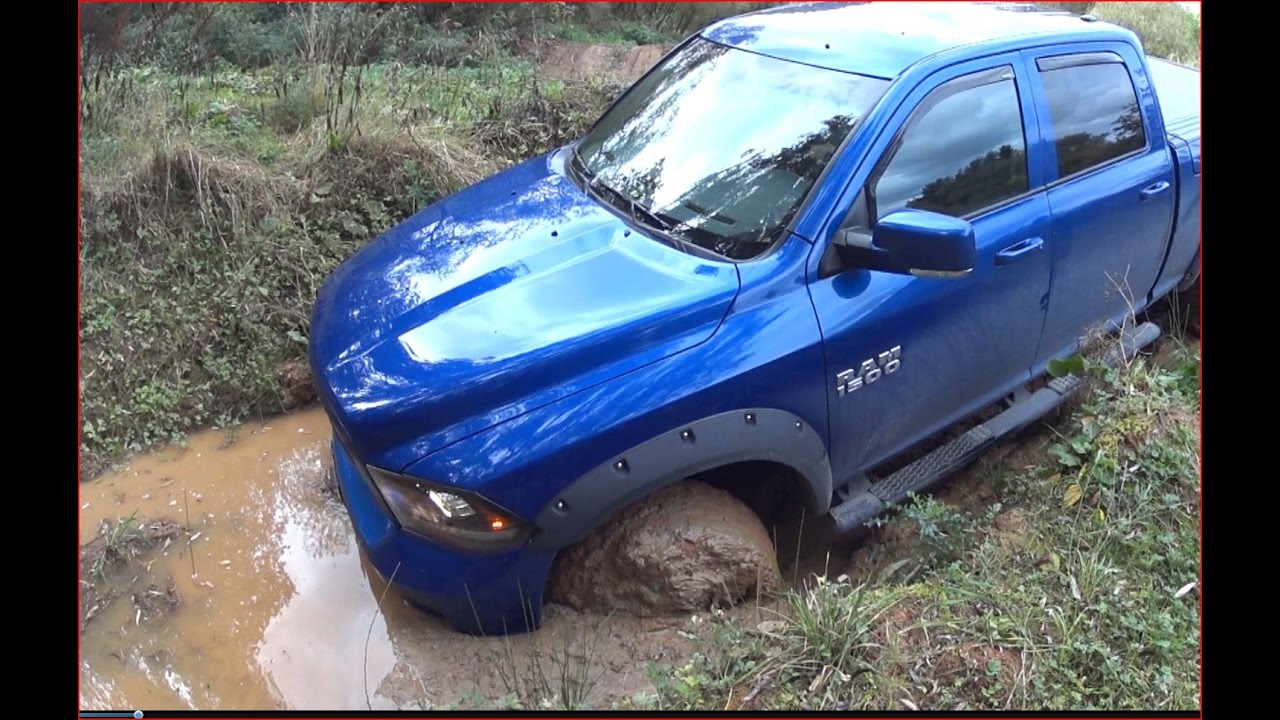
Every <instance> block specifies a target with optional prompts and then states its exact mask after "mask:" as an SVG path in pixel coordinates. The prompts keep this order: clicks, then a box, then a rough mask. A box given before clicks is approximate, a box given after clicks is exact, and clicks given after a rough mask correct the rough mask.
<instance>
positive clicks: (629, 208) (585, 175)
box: [572, 147, 701, 255]
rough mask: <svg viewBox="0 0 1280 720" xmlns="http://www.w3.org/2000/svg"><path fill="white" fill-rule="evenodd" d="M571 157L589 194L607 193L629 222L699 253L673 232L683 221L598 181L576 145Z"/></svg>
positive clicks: (662, 238) (674, 245)
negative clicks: (665, 216)
mask: <svg viewBox="0 0 1280 720" xmlns="http://www.w3.org/2000/svg"><path fill="white" fill-rule="evenodd" d="M572 159H573V160H574V161H575V162H576V163H577V164H578V174H579V175H581V176H582V180H583V185H584V186H585V187H586V190H587V192H588V193H589V194H591V195H592V196H594V197H596V198H597V199H601V198H600V195H602V194H605V193H607V194H609V195H610V196H612V197H613V198H614V200H615V201H616V202H615V203H610V204H612V205H614V207H617V206H618V205H621V206H622V208H624V209H625V210H626V213H627V217H628V218H630V219H631V222H632V223H634V224H635V225H638V226H640V227H642V228H644V229H646V230H648V231H649V232H651V233H653V234H654V235H656V236H658V238H659V239H661V240H663V241H664V242H666V243H667V244H668V245H671V246H672V247H674V248H675V249H677V250H681V251H683V252H686V253H688V254H690V255H701V253H699V252H696V251H695V250H694V249H693V248H694V247H695V246H694V245H693V244H692V243H690V242H689V241H688V240H685V239H684V238H681V237H679V236H678V235H676V234H675V233H676V228H677V226H684V224H683V223H676V222H672V221H670V220H668V219H667V218H664V217H663V216H661V215H659V214H658V213H655V212H653V211H652V210H650V209H649V208H647V207H645V206H643V205H641V204H640V203H638V202H636V201H635V200H634V199H632V198H631V197H630V196H629V195H627V194H626V193H624V192H622V191H621V190H618V189H616V188H612V187H609V186H608V185H605V184H604V183H602V182H600V181H599V176H598V175H597V174H596V173H594V172H592V171H591V168H589V167H587V163H586V162H585V161H583V159H582V156H581V155H580V154H579V153H578V148H577V147H574V148H573V156H572Z"/></svg>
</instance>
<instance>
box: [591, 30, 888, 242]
mask: <svg viewBox="0 0 1280 720" xmlns="http://www.w3.org/2000/svg"><path fill="white" fill-rule="evenodd" d="M887 85H888V82H887V81H885V80H879V79H875V78H868V77H863V76H860V75H853V74H849V73H842V72H837V71H834V70H823V69H820V68H815V67H811V66H808V65H800V64H797V63H792V62H788V61H785V60H778V59H775V58H770V57H766V56H763V55H757V54H754V53H749V52H744V51H741V50H734V49H732V48H729V47H726V46H724V45H719V44H717V43H713V42H710V41H707V40H703V39H700V38H699V39H694V40H693V41H691V42H690V43H689V44H688V45H686V46H685V47H683V48H682V49H680V50H679V51H678V52H676V53H675V54H674V55H672V56H671V57H670V58H668V59H667V60H666V61H665V62H664V63H663V65H662V66H660V67H659V68H658V69H657V70H655V71H654V72H653V73H651V74H649V75H648V76H646V77H645V78H644V79H643V80H641V81H640V83H639V84H637V85H636V86H635V88H633V89H632V90H631V91H630V92H629V93H628V94H627V95H626V96H625V97H623V99H622V100H621V101H619V102H618V104H617V105H615V106H614V107H613V108H612V109H611V110H610V111H609V112H608V114H606V115H605V116H604V117H603V118H602V119H601V121H600V122H599V124H598V125H597V126H596V128H595V129H594V130H593V131H592V132H591V133H590V134H589V135H588V136H587V137H586V138H585V139H584V140H583V142H582V144H581V145H580V146H579V148H578V152H579V154H580V156H581V159H582V163H583V164H584V165H585V166H586V168H587V170H588V171H589V172H590V173H591V174H592V175H594V176H595V182H596V183H597V184H599V185H604V186H606V187H609V188H611V189H613V190H615V191H617V192H619V193H622V194H624V195H626V196H627V197H629V198H630V199H632V200H634V201H635V202H636V203H638V204H639V205H640V206H641V207H642V208H645V209H647V210H649V211H650V212H651V213H655V214H657V215H658V216H659V217H660V218H661V219H663V220H664V221H668V222H669V223H671V224H674V225H675V226H676V227H678V228H681V232H682V238H683V239H684V240H687V241H688V242H691V243H694V244H696V245H698V246H700V247H702V248H704V249H707V250H710V251H712V252H715V253H717V254H719V255H723V256H725V257H728V258H731V259H735V260H745V259H750V258H753V257H755V256H757V255H759V254H761V253H762V252H764V251H765V250H766V249H768V248H769V246H770V245H771V244H772V243H773V241H774V240H775V239H776V238H777V237H778V235H779V233H780V232H781V231H782V230H783V229H785V228H786V226H787V224H788V223H789V222H790V221H791V218H792V216H793V215H794V214H795V212H796V210H797V209H798V208H799V207H800V204H801V202H803V200H804V198H805V195H806V194H807V193H808V192H809V189H810V188H811V187H812V186H813V184H814V182H815V181H816V180H817V178H818V176H819V175H820V174H821V173H822V171H823V169H824V168H826V166H827V164H828V163H829V162H830V161H831V159H832V157H833V156H834V155H835V152H836V150H837V148H839V147H840V144H841V143H842V142H843V141H844V139H845V137H846V136H847V135H848V134H849V133H850V131H852V129H853V128H854V127H856V126H857V124H858V123H859V122H860V121H861V120H862V118H863V117H865V116H866V113H867V112H868V111H869V110H870V109H871V107H872V105H873V104H874V103H875V102H876V100H878V99H879V98H880V96H881V94H882V93H883V92H884V90H885V88H886V87H887Z"/></svg>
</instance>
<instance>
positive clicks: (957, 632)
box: [645, 340, 1200, 710]
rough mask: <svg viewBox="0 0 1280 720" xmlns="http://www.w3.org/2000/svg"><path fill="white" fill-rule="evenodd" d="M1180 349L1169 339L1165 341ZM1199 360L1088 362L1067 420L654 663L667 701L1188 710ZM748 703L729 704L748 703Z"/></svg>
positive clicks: (1192, 683) (673, 704) (1193, 650)
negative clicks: (846, 559) (831, 565)
mask: <svg viewBox="0 0 1280 720" xmlns="http://www.w3.org/2000/svg"><path fill="white" fill-rule="evenodd" d="M1168 342H1173V343H1177V341H1176V340H1172V341H1168ZM1198 368H1199V357H1198V351H1197V350H1195V349H1194V348H1190V347H1182V346H1180V345H1179V346H1178V347H1177V348H1175V350H1174V351H1173V352H1171V353H1169V355H1168V356H1167V357H1166V359H1165V360H1164V361H1163V362H1162V363H1161V364H1159V365H1156V364H1153V363H1151V362H1149V361H1145V360H1140V361H1138V362H1136V363H1134V364H1133V366H1132V367H1130V368H1124V369H1121V370H1104V369H1098V368H1094V369H1092V370H1091V372H1092V373H1093V375H1094V386H1095V387H1094V390H1093V392H1092V393H1091V395H1090V397H1089V398H1088V399H1087V400H1086V401H1085V402H1084V403H1083V404H1082V405H1081V406H1080V407H1078V408H1077V409H1076V410H1075V412H1074V414H1073V416H1072V417H1071V418H1070V420H1069V421H1067V422H1065V423H1063V424H1061V425H1060V426H1058V427H1056V428H1053V429H1051V430H1047V431H1041V432H1040V433H1039V435H1037V436H1036V437H1035V438H1032V439H1031V441H1029V443H1028V444H1027V445H1025V446H1024V447H1023V449H1022V450H1020V451H1018V452H1017V453H1015V454H1014V455H1012V456H1011V457H1010V458H1009V459H1006V460H1005V461H1003V462H995V463H989V464H987V466H986V467H985V468H981V469H979V470H978V471H976V472H975V474H973V475H971V476H970V477H969V478H967V479H962V480H960V481H959V482H960V485H961V488H962V489H963V488H964V487H965V486H966V483H967V484H968V487H969V488H970V489H972V487H975V486H976V487H980V488H982V489H984V491H985V492H984V493H975V494H976V495H979V496H981V497H983V498H986V497H987V496H988V495H993V496H994V497H995V501H994V502H991V501H989V500H980V501H978V502H976V503H975V502H960V503H959V504H958V505H957V504H953V503H952V502H948V501H947V500H946V498H948V496H949V495H951V496H954V495H957V494H959V495H963V492H961V493H952V492H944V493H943V494H942V495H941V496H940V497H941V498H942V499H939V498H933V497H930V498H923V497H922V498H916V499H915V500H914V501H913V502H912V503H910V504H908V505H906V506H905V507H904V508H902V509H901V510H900V511H899V512H898V514H897V515H896V516H895V517H893V518H892V519H891V520H890V521H889V522H888V523H887V524H885V525H884V526H883V527H881V528H880V529H878V530H877V531H876V532H877V538H876V539H875V540H874V541H873V542H871V543H870V544H869V545H868V546H867V547H865V548H863V549H862V550H860V551H859V552H858V554H857V555H856V556H855V558H854V563H853V569H851V570H850V571H849V573H850V575H852V576H853V577H854V578H855V579H850V578H848V577H840V578H825V577H821V578H813V579H811V580H810V582H809V583H808V585H807V587H805V588H803V589H800V590H795V591H791V592H788V593H787V594H785V595H783V596H782V597H781V599H780V602H779V605H778V606H777V607H776V608H775V609H773V610H772V611H770V610H764V611H763V614H762V615H761V616H760V617H759V618H757V619H756V620H754V621H752V622H741V621H731V620H727V619H722V620H720V621H718V622H717V624H716V628H715V630H714V632H713V633H712V635H711V640H710V641H709V642H707V643H706V644H705V646H704V647H703V648H702V649H701V652H700V653H699V654H697V655H695V656H694V657H693V658H692V659H691V660H689V661H688V662H687V663H685V664H683V665H679V666H676V667H672V666H665V667H651V668H650V676H651V679H652V680H653V682H654V687H655V694H654V695H653V696H651V697H650V698H648V700H647V701H646V703H645V704H648V705H652V706H656V707H659V708H662V709H664V710H687V709H721V708H725V707H729V708H733V709H740V708H749V709H770V708H773V709H797V708H800V709H822V710H847V709H853V710H859V709H865V710H883V709H890V710H892V709H898V710H902V709H907V708H912V709H915V708H920V709H928V710H953V709H1005V708H1017V709H1035V710H1051V709H1052V710H1080V709H1104V710H1121V709H1158V710H1194V709H1196V708H1198V706H1199V683H1198V677H1199V608H1198V600H1197V595H1196V593H1194V592H1188V593H1186V594H1184V595H1182V596H1180V597H1179V596H1178V592H1179V590H1180V589H1182V588H1184V586H1186V585H1188V584H1189V583H1192V582H1194V581H1196V580H1197V578H1198V568H1199V558H1200V553H1199V523H1198V516H1199V513H1198V502H1199V454H1198V431H1197V428H1198V407H1199V383H1198ZM748 697H750V700H749V701H747V702H745V703H744V699H745V698H748Z"/></svg>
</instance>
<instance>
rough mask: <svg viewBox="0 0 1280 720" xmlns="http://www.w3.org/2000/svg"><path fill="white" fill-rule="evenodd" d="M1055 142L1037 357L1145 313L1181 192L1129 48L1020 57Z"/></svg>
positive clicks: (1158, 119) (1049, 165)
mask: <svg viewBox="0 0 1280 720" xmlns="http://www.w3.org/2000/svg"><path fill="white" fill-rule="evenodd" d="M1024 57H1025V60H1026V63H1025V65H1026V68H1027V70H1028V75H1029V76H1030V79H1031V86H1032V88H1033V92H1034V95H1035V102H1036V107H1037V111H1038V113H1039V116H1040V122H1041V131H1042V132H1043V133H1044V136H1045V141H1046V144H1047V145H1048V146H1049V148H1050V149H1049V152H1048V158H1047V161H1046V166H1047V167H1046V171H1047V172H1048V173H1049V175H1048V178H1047V180H1048V197H1049V208H1050V212H1051V213H1052V226H1053V227H1052V231H1051V234H1050V237H1049V238H1048V241H1049V255H1050V256H1051V257H1052V258H1053V281H1052V284H1051V287H1050V292H1049V312H1048V317H1047V318H1046V320H1045V328H1044V337H1043V339H1042V341H1041V344H1040V350H1039V352H1038V353H1037V354H1038V356H1039V357H1038V358H1037V359H1038V360H1039V361H1040V362H1047V361H1048V360H1049V359H1050V358H1052V357H1054V356H1057V355H1061V354H1064V353H1068V352H1071V351H1072V350H1073V349H1074V347H1075V346H1077V345H1078V344H1079V342H1080V341H1081V340H1082V339H1083V338H1084V337H1086V336H1087V335H1088V333H1089V332H1090V331H1092V330H1095V329H1098V328H1099V326H1103V325H1107V324H1111V325H1112V326H1113V327H1114V326H1115V324H1117V323H1119V322H1121V321H1123V320H1124V319H1125V318H1126V316H1128V315H1129V314H1130V313H1132V312H1135V311H1140V310H1142V309H1143V308H1144V307H1145V306H1146V303H1147V299H1148V298H1147V295H1148V293H1149V292H1150V291H1151V289H1152V287H1153V286H1154V285H1155V282H1156V279H1157V277H1158V275H1159V273H1160V265H1161V263H1162V262H1163V260H1164V256H1165V249H1166V247H1167V245H1168V242H1169V237H1170V232H1171V229H1172V223H1173V214H1174V203H1175V200H1176V194H1177V192H1176V191H1177V188H1176V187H1174V183H1175V181H1176V179H1175V177H1174V174H1173V162H1172V159H1171V157H1170V155H1169V150H1168V144H1167V143H1166V140H1165V133H1164V126H1163V123H1162V121H1161V116H1160V111H1159V107H1158V106H1157V104H1156V98H1155V95H1154V93H1152V92H1151V84H1150V81H1149V79H1148V78H1147V77H1146V73H1145V70H1144V66H1143V65H1142V63H1141V62H1140V61H1139V59H1138V57H1137V55H1136V54H1135V53H1134V51H1133V49H1132V48H1131V47H1129V46H1128V45H1123V44H1111V43H1106V44H1096V43H1095V44H1090V45H1088V46H1071V47H1070V49H1065V48H1063V47H1058V48H1056V49H1040V50H1036V51H1028V52H1026V53H1024Z"/></svg>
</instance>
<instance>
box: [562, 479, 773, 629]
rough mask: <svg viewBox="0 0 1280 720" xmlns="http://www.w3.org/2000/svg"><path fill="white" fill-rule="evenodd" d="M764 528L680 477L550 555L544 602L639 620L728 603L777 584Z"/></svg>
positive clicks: (723, 498) (727, 497) (725, 498)
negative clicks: (618, 613)
mask: <svg viewBox="0 0 1280 720" xmlns="http://www.w3.org/2000/svg"><path fill="white" fill-rule="evenodd" d="M779 579H780V574H779V572H778V560H777V557H776V555H775V553H774V547H773V542H772V541H771V540H770V539H769V533H768V531H767V530H765V527H764V525H763V524H762V523H761V522H760V519H759V518H758V517H757V516H756V514H755V512H753V511H752V510H751V508H749V507H748V506H747V505H746V504H744V503H743V502H742V501H740V500H738V499H737V498H735V497H734V496H733V495H731V494H729V493H728V492H726V491H724V490H721V489H719V488H714V487H712V486H710V485H707V484H706V483H702V482H698V481H694V480H684V481H682V482H679V483H676V484H675V485H670V486H668V487H665V488H662V489H661V490H658V491H656V492H654V493H652V494H650V495H649V496H647V497H645V498H643V499H641V500H639V501H637V502H635V503H633V504H632V505H630V506H628V507H627V508H625V509H623V510H622V511H621V512H619V513H618V514H617V516H615V517H614V518H612V519H611V520H609V521H608V522H606V523H604V524H603V525H601V526H600V527H598V528H596V529H595V530H594V531H593V532H592V533H591V534H590V535H588V536H587V537H586V538H585V539H583V540H582V541H581V542H579V543H577V544H575V545H572V546H570V547H568V548H565V549H564V550H562V551H561V552H560V554H559V555H558V556H557V557H556V561H555V564H554V566H553V567H552V570H551V577H550V579H549V581H548V585H547V599H548V601H550V602H554V603H559V604H561V605H568V606H570V607H572V608H575V609H577V610H618V611H622V612H625V613H627V614H630V615H638V616H641V617H657V616H662V615H671V614H675V613H686V612H697V611H702V610H708V609H711V608H712V607H713V606H719V607H727V606H730V605H733V604H735V603H737V602H740V601H742V600H745V599H748V598H751V597H754V596H757V595H759V594H763V593H767V592H768V591H770V590H771V589H773V588H775V587H776V586H777V584H778V582H779Z"/></svg>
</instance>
